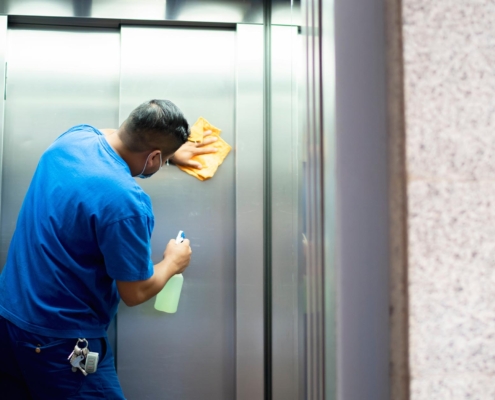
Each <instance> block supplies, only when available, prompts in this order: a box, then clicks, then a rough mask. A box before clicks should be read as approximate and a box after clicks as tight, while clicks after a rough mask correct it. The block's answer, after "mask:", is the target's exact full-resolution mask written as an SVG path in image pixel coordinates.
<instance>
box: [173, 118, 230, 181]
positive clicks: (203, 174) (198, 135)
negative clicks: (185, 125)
mask: <svg viewBox="0 0 495 400" xmlns="http://www.w3.org/2000/svg"><path fill="white" fill-rule="evenodd" d="M206 131H211V136H216V137H217V141H216V142H213V143H212V144H210V145H209V146H211V147H214V148H216V149H217V151H216V153H211V154H200V155H197V156H194V157H193V158H192V159H193V160H194V161H198V162H199V163H200V164H201V165H202V166H203V168H201V169H196V168H191V167H182V166H180V165H179V166H178V167H179V168H180V169H181V170H182V171H184V172H187V173H188V174H189V175H192V176H195V177H196V178H198V179H199V180H201V181H205V180H207V179H210V178H211V177H212V176H213V175H214V174H215V172H216V171H217V169H218V166H219V165H220V164H221V163H222V162H223V160H224V159H225V157H227V154H229V152H230V149H231V147H230V146H229V145H228V144H227V142H225V140H223V139H222V138H221V137H220V132H221V130H220V129H218V128H216V127H214V126H213V125H211V124H210V123H209V122H208V121H207V120H206V119H204V118H203V117H199V118H198V120H197V121H196V123H195V124H194V125H193V126H192V127H191V134H190V135H189V139H188V140H189V141H190V142H196V143H198V142H199V143H201V142H202V141H203V135H204V132H206Z"/></svg>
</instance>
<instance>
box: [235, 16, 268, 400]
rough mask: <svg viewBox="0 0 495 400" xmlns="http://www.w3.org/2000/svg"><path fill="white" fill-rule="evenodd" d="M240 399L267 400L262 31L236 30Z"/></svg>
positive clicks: (254, 28)
mask: <svg viewBox="0 0 495 400" xmlns="http://www.w3.org/2000/svg"><path fill="white" fill-rule="evenodd" d="M236 144H237V152H236V218H237V220H236V282H237V284H236V310H237V313H236V320H237V325H236V328H237V333H236V349H237V355H236V361H237V371H236V375H237V388H236V389H237V390H236V394H237V397H236V400H253V399H262V398H263V397H264V392H263V390H264V382H263V380H264V365H263V356H264V346H263V344H264V338H263V334H264V332H263V243H264V240H265V236H264V233H263V173H264V165H263V27H262V26H260V25H238V26H237V98H236Z"/></svg>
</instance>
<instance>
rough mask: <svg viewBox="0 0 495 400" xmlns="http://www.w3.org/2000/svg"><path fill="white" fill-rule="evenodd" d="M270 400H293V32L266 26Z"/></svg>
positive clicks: (295, 314)
mask: <svg viewBox="0 0 495 400" xmlns="http://www.w3.org/2000/svg"><path fill="white" fill-rule="evenodd" d="M271 29H272V30H271V68H272V71H271V77H272V82H271V90H272V91H271V102H272V104H271V118H272V121H271V130H272V132H271V139H272V143H271V173H272V177H271V182H272V183H271V200H272V204H271V215H272V232H273V237H272V333H273V336H272V352H273V355H272V357H273V358H272V368H273V370H272V388H273V389H272V390H273V393H272V398H273V399H275V400H278V399H280V400H282V399H283V400H288V399H298V398H299V385H300V382H299V357H303V355H302V354H301V355H300V354H299V334H298V333H299V323H300V318H299V307H298V306H299V279H298V277H299V275H300V274H299V265H298V259H299V239H300V232H299V224H298V213H299V202H298V193H299V187H298V183H299V175H300V168H299V166H300V157H299V151H300V149H299V137H298V134H299V130H298V129H297V114H298V108H297V71H296V68H295V65H296V63H295V60H297V59H299V58H300V57H301V51H300V48H299V40H298V37H297V28H295V27H290V26H274V25H272V28H271Z"/></svg>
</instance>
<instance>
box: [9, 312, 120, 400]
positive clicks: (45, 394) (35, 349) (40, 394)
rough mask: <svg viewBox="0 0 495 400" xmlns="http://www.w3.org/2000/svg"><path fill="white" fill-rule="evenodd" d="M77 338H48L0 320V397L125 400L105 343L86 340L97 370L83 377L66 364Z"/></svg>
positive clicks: (105, 340)
mask: <svg viewBox="0 0 495 400" xmlns="http://www.w3.org/2000/svg"><path fill="white" fill-rule="evenodd" d="M76 341H77V338H74V339H60V338H51V337H46V336H41V335H35V334H33V333H29V332H26V331H24V330H22V329H19V328H18V327H17V326H15V325H14V324H12V323H11V322H9V321H7V320H6V319H4V318H3V317H0V397H1V398H2V399H6V400H28V399H29V400H35V399H36V400H77V399H81V400H82V399H86V400H88V399H108V400H122V399H125V398H124V395H123V393H122V389H121V387H120V384H119V380H118V378H117V373H116V371H115V364H114V358H113V354H112V350H111V348H110V345H109V343H108V339H107V338H106V337H104V338H98V339H88V343H89V349H90V351H94V352H97V353H99V363H98V369H97V371H96V372H95V373H94V374H88V375H87V376H84V375H83V374H82V372H81V371H79V370H78V371H77V372H72V369H71V365H70V363H69V361H68V360H67V357H68V356H69V354H70V353H71V352H72V350H74V346H75V344H76Z"/></svg>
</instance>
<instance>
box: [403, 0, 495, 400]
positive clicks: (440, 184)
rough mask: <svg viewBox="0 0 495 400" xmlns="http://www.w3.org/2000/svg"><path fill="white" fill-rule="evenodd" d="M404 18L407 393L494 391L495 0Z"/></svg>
mask: <svg viewBox="0 0 495 400" xmlns="http://www.w3.org/2000/svg"><path fill="white" fill-rule="evenodd" d="M402 17H403V39H404V42H403V45H404V75H405V76H404V82H405V115H406V152H407V156H406V157H407V158H406V160H407V174H408V185H407V189H408V208H409V210H408V224H409V240H408V246H409V258H408V262H409V269H408V273H409V340H410V345H409V350H410V351H409V365H410V374H411V387H410V393H411V399H412V400H444V399H445V400H456V399H483V400H484V399H486V400H490V399H495V1H493V0H403V1H402Z"/></svg>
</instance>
